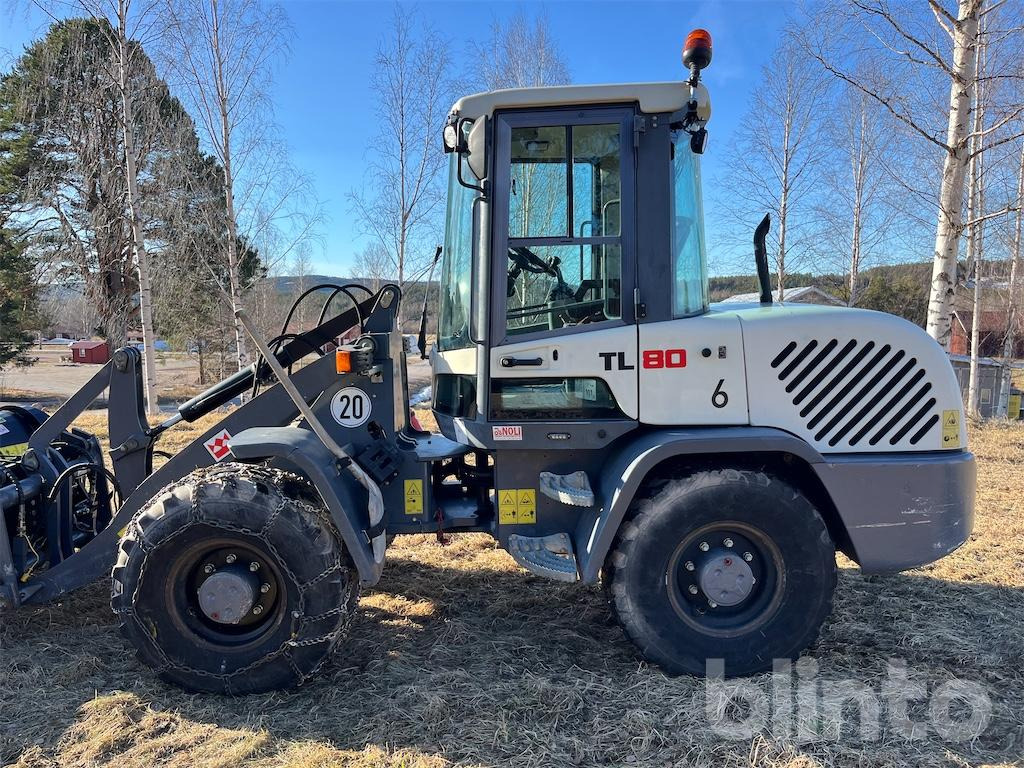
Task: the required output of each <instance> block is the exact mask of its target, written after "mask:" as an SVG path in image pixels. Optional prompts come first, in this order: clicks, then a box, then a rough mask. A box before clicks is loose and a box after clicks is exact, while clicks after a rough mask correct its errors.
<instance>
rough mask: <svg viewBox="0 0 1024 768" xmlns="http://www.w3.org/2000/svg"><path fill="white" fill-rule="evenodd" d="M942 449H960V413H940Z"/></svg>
mask: <svg viewBox="0 0 1024 768" xmlns="http://www.w3.org/2000/svg"><path fill="white" fill-rule="evenodd" d="M942 447H943V448H959V447H960V411H958V410H956V409H954V410H952V411H943V412H942Z"/></svg>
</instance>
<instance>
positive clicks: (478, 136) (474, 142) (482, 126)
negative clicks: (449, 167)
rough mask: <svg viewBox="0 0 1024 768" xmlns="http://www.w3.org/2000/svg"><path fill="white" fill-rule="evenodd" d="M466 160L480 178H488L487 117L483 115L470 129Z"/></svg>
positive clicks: (470, 168)
mask: <svg viewBox="0 0 1024 768" xmlns="http://www.w3.org/2000/svg"><path fill="white" fill-rule="evenodd" d="M466 143H467V145H468V147H467V149H468V152H467V155H466V161H467V162H468V163H469V170H471V171H472V172H473V175H474V176H476V177H477V178H478V179H479V180H481V181H483V180H484V179H486V178H487V118H486V117H485V116H483V115H481V116H480V117H478V118H477V119H476V121H475V122H474V123H473V127H472V128H470V129H469V137H468V139H467V142H466Z"/></svg>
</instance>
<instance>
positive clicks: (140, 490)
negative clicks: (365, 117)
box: [0, 30, 975, 693]
mask: <svg viewBox="0 0 1024 768" xmlns="http://www.w3.org/2000/svg"><path fill="white" fill-rule="evenodd" d="M710 58H711V46H710V38H709V37H708V36H707V34H706V33H704V32H703V31H699V30H698V31H697V32H695V33H694V34H692V35H691V36H690V37H689V38H688V40H687V46H686V49H685V50H684V55H683V61H684V64H685V65H686V66H687V67H688V69H689V78H688V80H687V81H685V82H673V83H653V84H636V85H611V86H566V87H552V88H531V89H521V90H507V91H497V92H492V93H483V94H477V95H474V96H468V97H466V98H463V99H460V100H459V101H458V102H457V103H456V104H455V105H454V107H453V108H452V111H451V115H450V117H449V119H448V121H447V124H446V125H445V126H444V131H443V142H444V149H445V151H447V152H449V153H450V157H451V161H450V178H449V186H448V190H449V191H448V211H447V229H446V237H445V243H444V247H443V250H442V252H441V253H442V255H443V260H442V267H441V279H440V292H441V295H440V314H439V318H438V337H437V342H436V346H434V348H433V349H432V350H431V351H430V360H431V365H432V367H433V410H434V414H435V415H436V418H437V421H438V424H439V425H440V429H441V434H430V433H426V432H423V431H421V430H419V429H418V428H416V427H415V426H414V425H412V424H410V419H409V410H408V399H409V393H408V385H407V380H406V374H405V356H406V354H407V350H406V349H405V345H404V344H403V337H402V335H401V330H400V327H399V323H398V308H399V305H400V300H401V294H400V291H399V290H398V289H397V288H396V287H395V286H386V287H385V288H384V289H382V290H381V291H379V292H377V293H371V292H370V291H368V290H366V289H363V288H360V287H358V286H351V285H341V286H333V285H331V286H318V287H317V289H323V288H327V289H330V294H329V296H328V298H327V300H326V302H325V304H324V308H323V311H322V312H321V321H320V323H319V324H318V325H317V327H315V328H314V329H312V330H309V331H305V332H302V333H289V332H288V328H287V322H286V324H285V328H284V329H283V330H282V334H281V335H280V336H278V337H277V338H275V339H273V340H271V341H269V342H264V341H263V339H262V338H260V336H259V335H258V334H256V333H254V332H253V333H251V335H252V336H253V340H254V343H255V345H256V346H257V348H258V349H259V351H260V354H261V357H260V361H259V362H258V363H257V364H254V365H253V366H251V367H250V368H248V369H246V370H243V371H241V372H239V373H238V374H236V375H235V376H232V377H231V378H229V379H227V380H225V381H224V382H221V383H220V384H218V385H216V386H214V387H213V388H211V389H210V390H208V391H207V392H205V393H203V394H202V395H200V396H198V397H197V398H195V399H194V400H192V401H190V402H188V403H186V404H184V405H183V406H181V408H180V409H179V410H178V412H177V413H176V414H175V415H174V416H172V417H171V418H169V419H168V420H167V421H165V422H164V423H163V424H160V425H158V426H156V427H151V426H150V425H149V424H148V423H147V422H146V420H145V418H144V417H143V415H142V412H141V408H140V407H139V404H140V403H141V377H140V367H139V356H138V353H137V352H136V351H135V350H133V349H124V350H119V351H118V352H117V353H116V354H115V355H114V357H113V359H112V361H111V362H110V363H108V364H107V365H106V366H104V368H103V369H102V370H101V371H99V372H98V373H97V375H96V376H95V377H94V378H93V379H92V381H90V382H89V384H87V385H86V386H85V387H84V388H83V389H82V391H80V392H79V393H78V394H77V395H75V396H74V397H73V398H72V399H71V400H70V401H69V402H68V403H66V404H65V405H64V406H62V407H61V408H59V409H58V410H57V411H56V412H55V413H54V414H53V415H52V416H49V417H47V416H46V415H45V414H43V413H41V412H38V411H34V410H31V409H23V408H17V407H7V408H5V409H0V423H2V425H3V430H0V459H2V462H3V463H2V464H0V600H3V601H4V603H5V604H6V606H7V607H8V608H14V607H17V606H18V605H19V604H22V603H27V604H31V603H38V602H42V601H46V600H51V599H53V598H55V597H57V596H59V595H61V594H63V593H65V592H67V591H69V590H72V589H75V588H77V587H80V586H82V585H84V584H87V583H89V582H91V581H93V580H95V579H97V578H99V577H100V576H101V575H102V574H104V573H110V572H111V568H112V573H113V599H112V603H113V608H114V610H115V611H116V612H117V614H118V615H119V616H120V619H121V622H122V627H123V630H124V633H125V635H126V637H127V638H128V639H129V640H130V642H132V643H133V644H134V645H135V647H136V649H137V651H138V655H139V658H140V659H141V660H142V661H143V662H145V663H146V664H148V665H150V666H152V667H153V668H154V669H155V670H157V672H158V673H159V674H160V675H161V676H162V677H163V678H165V679H167V680H170V681H173V682H175V683H177V684H179V685H182V686H184V687H186V688H189V689H191V690H200V691H219V692H228V693H244V692H252V691H262V690H268V689H273V688H279V687H284V686H289V685H295V684H298V683H301V682H302V681H303V680H305V679H306V678H308V677H309V676H310V675H312V674H314V672H315V671H316V670H317V669H318V668H319V667H320V666H321V665H322V664H323V663H324V662H325V661H326V660H327V659H328V657H329V654H330V652H331V650H332V649H334V648H335V647H336V646H337V644H338V643H339V641H340V640H341V638H342V636H343V635H344V632H345V630H346V628H347V626H348V623H349V619H350V618H351V615H352V612H353V611H354V610H355V609H356V602H357V599H358V594H359V589H360V586H372V585H373V584H375V583H376V582H377V580H378V579H379V578H380V575H381V572H382V570H383V568H384V566H385V560H386V549H387V542H388V541H389V540H390V538H391V536H392V535H394V534H403V533H413V532H437V531H477V532H486V533H489V534H491V535H492V536H494V537H495V539H496V540H497V541H498V542H499V544H500V545H501V546H502V547H504V548H505V549H507V550H508V552H509V553H510V554H511V555H512V556H513V557H514V558H515V560H516V561H517V562H518V563H520V564H521V565H522V566H523V567H524V568H526V569H527V570H529V571H531V572H533V573H535V574H538V575H541V576H544V577H547V578H551V579H555V580H559V581H566V582H580V583H583V584H593V583H597V582H599V581H600V582H602V583H603V584H604V586H605V588H606V590H607V594H608V598H609V602H610V605H611V610H612V611H613V612H614V613H615V615H616V616H617V617H618V619H619V620H620V622H621V624H622V626H623V628H624V630H625V633H626V635H628V637H629V638H630V639H631V640H632V641H633V642H634V643H635V645H636V647H637V649H638V651H639V653H640V655H641V656H642V657H643V658H645V659H647V660H649V661H651V662H653V663H655V664H658V665H659V666H660V667H661V668H663V669H664V670H665V671H666V672H668V673H671V674H693V675H700V674H703V673H704V671H705V669H706V664H707V662H708V660H709V659H722V660H724V666H725V671H726V673H727V674H731V675H745V674H750V673H754V672H759V671H763V670H766V669H770V668H771V664H772V661H773V659H776V658H785V659H790V658H794V657H795V656H797V655H798V654H800V653H801V652H802V651H803V650H804V649H805V648H807V647H808V645H810V644H811V643H812V642H813V640H814V638H815V637H816V635H817V633H818V630H819V627H820V626H821V624H822V622H823V621H824V620H825V619H826V617H827V616H828V614H829V612H830V610H831V604H832V592H833V588H834V586H835V583H836V559H835V555H836V552H837V551H841V552H844V553H845V554H846V555H848V556H849V557H850V558H852V559H853V560H854V561H856V562H857V563H858V564H859V565H860V567H861V568H862V569H863V571H864V572H865V573H885V572H892V571H899V570H902V569H907V568H913V567H916V566H919V565H923V564H925V563H929V562H932V561H934V560H936V559H938V558H941V557H943V556H944V555H947V554H949V553H950V552H952V551H953V550H955V549H956V548H957V547H959V546H960V545H961V544H963V543H964V541H965V540H966V539H967V537H968V535H969V533H970V531H971V527H972V523H973V506H974V490H975V466H974V458H973V456H972V455H971V454H970V453H969V452H968V451H967V450H966V432H965V427H964V420H963V414H962V406H961V400H960V393H959V390H958V387H957V383H956V379H955V378H954V375H953V371H952V369H951V367H950V364H949V362H948V360H947V358H946V355H945V354H944V352H943V350H942V349H941V348H940V347H939V346H938V345H937V344H936V343H935V342H934V341H932V340H931V339H930V338H929V337H928V336H927V335H925V333H924V332H923V331H922V330H921V329H919V328H917V327H915V326H913V325H911V324H909V323H907V322H905V321H903V320H901V319H899V318H896V317H893V316H890V315H885V314H879V313H875V312H868V311H862V310H856V309H848V308H836V307H823V306H793V305H787V306H781V305H775V304H773V303H772V301H771V292H770V285H769V282H768V269H767V262H766V256H765V252H764V238H765V235H766V232H767V227H768V222H767V218H766V220H765V221H763V222H762V223H761V226H759V227H758V230H757V232H756V234H755V248H754V250H755V257H756V262H757V268H758V273H759V277H760V279H761V285H762V292H761V301H760V302H759V303H755V304H750V305H737V304H721V305H709V303H708V290H707V274H706V259H705V232H704V224H703V215H702V210H701V188H700V163H699V160H700V154H701V153H702V152H703V151H704V148H705V144H706V139H707V132H706V124H707V122H708V119H709V117H710V104H709V98H708V94H707V91H706V89H705V88H704V86H703V85H702V84H701V83H700V81H699V75H700V71H701V69H702V68H703V67H704V66H706V65H707V64H708V63H709V62H710ZM317 289H311V291H310V292H308V293H309V294H310V295H312V294H313V292H314V291H315V290H317ZM307 298H308V296H305V295H304V296H303V297H300V299H299V301H302V300H306V299H307ZM335 300H337V301H342V302H344V303H345V304H346V305H347V307H348V308H347V309H345V310H344V311H342V312H340V313H338V314H331V312H330V309H331V307H332V306H333V305H332V301H335ZM240 319H241V320H242V321H243V322H244V323H245V324H246V325H247V327H248V325H249V324H248V320H247V318H246V317H245V316H244V315H241V317H240ZM422 327H423V329H425V327H426V325H425V323H424V325H423V326H422ZM420 346H421V349H422V348H423V347H425V346H426V345H425V333H424V332H423V331H422V330H421V334H420ZM303 359H304V360H305V361H306V362H307V363H308V364H307V365H305V366H304V367H301V368H298V369H295V370H292V369H291V366H292V365H293V364H294V363H295V362H297V361H299V360H303ZM261 387H262V389H261ZM104 389H109V393H108V396H109V402H110V409H109V413H110V438H111V441H110V442H111V447H112V449H111V451H110V456H109V458H110V462H111V464H112V471H111V470H110V469H108V468H107V467H106V466H105V464H104V457H103V456H102V454H101V452H100V449H99V444H98V443H97V441H96V440H95V439H94V438H92V437H91V436H89V435H86V434H85V433H82V432H81V431H79V430H75V429H72V428H70V427H69V424H70V423H71V421H72V420H73V419H74V417H75V416H76V415H77V414H78V413H80V412H81V410H82V409H83V408H85V407H86V406H87V405H88V404H89V402H91V401H92V400H93V399H94V398H96V397H97V396H98V395H99V394H101V393H102V392H103V390H104ZM249 389H253V390H255V397H253V398H251V399H249V400H248V401H246V402H245V404H244V405H242V406H241V407H239V408H237V409H235V410H233V411H231V412H229V413H228V414H227V415H226V416H225V417H224V418H223V419H222V420H221V421H220V422H219V423H217V424H216V425H215V426H214V427H212V428H210V429H209V430H208V431H207V432H206V433H205V434H204V435H202V436H201V437H200V438H198V439H197V440H196V441H195V442H194V443H192V444H191V445H190V446H188V447H187V448H185V449H184V450H183V451H181V452H180V453H178V454H177V455H175V456H174V457H172V458H170V459H169V460H168V461H167V462H166V463H165V464H164V465H163V466H162V467H160V468H159V469H157V470H156V471H154V470H153V455H154V450H155V446H156V444H157V443H158V441H159V439H160V437H161V435H163V434H164V433H165V432H166V431H167V430H169V429H172V428H174V426H175V425H176V424H177V423H179V422H181V421H194V420H195V419H197V418H199V417H200V416H201V415H203V414H206V413H209V412H211V411H212V410H213V409H215V408H217V407H218V406H221V405H223V404H224V403H227V402H229V401H230V400H231V399H232V398H234V397H236V396H237V395H238V394H240V393H241V392H243V391H245V390H249ZM526 620H528V618H525V617H524V621H526ZM553 640H557V638H553Z"/></svg>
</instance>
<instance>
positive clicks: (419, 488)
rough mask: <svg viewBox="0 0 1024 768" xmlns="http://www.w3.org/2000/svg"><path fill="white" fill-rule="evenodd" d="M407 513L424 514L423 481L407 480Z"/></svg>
mask: <svg viewBox="0 0 1024 768" xmlns="http://www.w3.org/2000/svg"><path fill="white" fill-rule="evenodd" d="M405 514H407V515H422V514H423V481H422V480H406V481H405Z"/></svg>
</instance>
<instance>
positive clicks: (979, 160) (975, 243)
mask: <svg viewBox="0 0 1024 768" xmlns="http://www.w3.org/2000/svg"><path fill="white" fill-rule="evenodd" d="M984 65H985V46H984V43H981V42H979V44H978V47H977V51H976V54H975V73H976V75H978V76H980V75H981V74H982V71H983V68H984ZM984 127H985V98H984V90H983V88H982V86H981V83H980V82H978V83H977V84H976V85H975V89H974V126H973V128H972V129H971V132H972V134H973V135H974V136H975V139H974V142H973V147H972V149H973V152H972V154H971V160H970V166H969V170H970V181H969V184H970V187H969V191H968V193H967V221H968V226H969V233H968V236H967V237H968V240H967V264H968V265H969V266H968V268H969V269H970V270H971V271H972V272H973V273H974V303H973V305H972V308H971V364H970V372H969V375H968V381H967V413H968V414H969V415H971V416H973V417H974V418H979V417H980V416H981V413H980V411H979V410H978V357H979V354H980V350H979V349H978V347H979V346H980V344H981V322H982V307H983V302H982V300H981V294H982V286H981V266H982V261H983V259H984V256H983V253H982V251H983V242H982V238H983V223H982V222H981V221H980V219H981V217H983V216H984V215H985V179H984V175H985V170H984V155H982V154H981V152H980V150H981V146H982V135H981V131H982V129H983V128H984Z"/></svg>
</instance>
